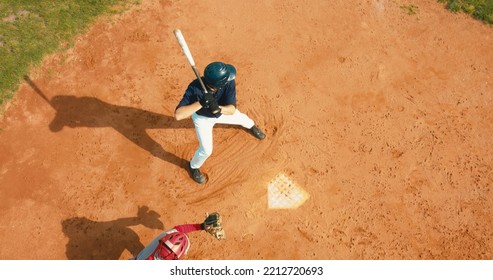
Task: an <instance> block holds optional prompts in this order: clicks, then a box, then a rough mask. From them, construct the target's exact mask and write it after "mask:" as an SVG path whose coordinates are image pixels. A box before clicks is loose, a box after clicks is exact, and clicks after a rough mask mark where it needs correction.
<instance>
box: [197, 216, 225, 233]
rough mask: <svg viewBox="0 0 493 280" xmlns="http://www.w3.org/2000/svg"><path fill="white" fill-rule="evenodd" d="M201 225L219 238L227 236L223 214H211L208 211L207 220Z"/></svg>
mask: <svg viewBox="0 0 493 280" xmlns="http://www.w3.org/2000/svg"><path fill="white" fill-rule="evenodd" d="M200 225H201V227H202V229H203V230H205V231H207V232H208V233H210V234H211V235H212V236H214V237H215V238H217V239H224V238H225V237H226V236H225V233H224V229H223V223H222V218H221V214H219V213H217V212H214V213H211V214H208V213H206V214H205V220H204V222H203V223H202V224H200Z"/></svg>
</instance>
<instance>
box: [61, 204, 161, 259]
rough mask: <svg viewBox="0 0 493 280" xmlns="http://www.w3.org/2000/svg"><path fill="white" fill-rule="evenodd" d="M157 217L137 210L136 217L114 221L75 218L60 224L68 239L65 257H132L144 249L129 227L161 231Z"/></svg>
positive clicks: (144, 209)
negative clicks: (126, 255) (123, 254)
mask: <svg viewBox="0 0 493 280" xmlns="http://www.w3.org/2000/svg"><path fill="white" fill-rule="evenodd" d="M159 217H160V215H159V214H158V213H157V212H155V211H149V208H148V207H147V206H142V207H139V210H138V212H137V216H136V217H129V218H120V219H117V220H114V221H105V222H98V221H91V220H89V219H87V218H85V217H75V218H70V219H67V220H64V221H63V222H62V230H63V233H64V234H65V236H67V237H68V238H69V241H68V243H67V245H66V255H67V258H68V259H69V260H118V259H120V257H121V255H122V253H123V252H124V251H125V250H128V251H129V252H130V253H131V254H132V256H136V255H137V254H138V253H139V252H140V251H142V250H143V249H144V245H143V244H142V242H140V239H139V236H138V235H137V234H136V233H135V232H134V231H133V230H132V229H130V228H129V226H136V225H143V226H145V227H148V228H150V229H159V230H163V229H164V225H163V223H162V222H161V221H160V220H159Z"/></svg>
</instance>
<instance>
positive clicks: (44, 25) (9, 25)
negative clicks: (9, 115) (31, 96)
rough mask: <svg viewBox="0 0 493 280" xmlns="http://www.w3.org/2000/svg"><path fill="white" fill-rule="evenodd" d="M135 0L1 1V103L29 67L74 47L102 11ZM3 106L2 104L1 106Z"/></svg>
mask: <svg viewBox="0 0 493 280" xmlns="http://www.w3.org/2000/svg"><path fill="white" fill-rule="evenodd" d="M138 2H139V1H136V0H1V1H0V105H2V104H3V103H4V102H5V101H6V100H8V99H11V98H12V97H13V94H14V93H15V91H16V90H17V88H18V86H19V83H20V81H21V79H22V77H23V76H24V75H26V74H28V72H29V70H30V67H33V66H34V67H35V66H39V63H40V62H41V60H42V59H43V57H44V56H45V55H47V54H49V53H53V52H56V51H58V50H61V49H62V48H61V47H60V46H61V44H62V43H65V45H66V46H71V44H72V43H73V42H72V39H73V38H74V36H75V35H77V34H79V33H81V32H83V31H84V29H85V28H87V27H88V26H89V24H90V23H91V22H92V21H93V20H94V19H95V18H96V17H97V16H100V15H103V14H111V13H119V12H122V11H124V10H126V9H127V8H128V7H129V5H131V4H136V3H138ZM0 107H1V106H0Z"/></svg>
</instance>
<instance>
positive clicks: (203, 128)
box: [190, 109, 255, 169]
mask: <svg viewBox="0 0 493 280" xmlns="http://www.w3.org/2000/svg"><path fill="white" fill-rule="evenodd" d="M192 120H193V124H194V125H195V132H196V133H197V138H198V140H199V148H198V149H197V151H196V152H195V154H194V155H193V158H192V160H191V161H190V167H191V168H194V169H196V168H200V167H201V166H202V164H204V162H205V160H206V159H207V158H208V157H209V156H210V155H211V154H212V128H213V127H214V125H215V124H216V123H221V124H235V125H241V126H243V127H244V128H247V129H250V128H251V127H252V126H253V125H254V124H255V123H254V121H253V120H252V119H250V118H249V117H248V116H247V115H245V114H243V113H242V112H240V111H239V110H238V109H236V110H235V113H234V114H233V115H224V114H223V115H221V116H220V117H219V118H209V117H204V116H201V115H198V114H197V113H194V114H193V115H192Z"/></svg>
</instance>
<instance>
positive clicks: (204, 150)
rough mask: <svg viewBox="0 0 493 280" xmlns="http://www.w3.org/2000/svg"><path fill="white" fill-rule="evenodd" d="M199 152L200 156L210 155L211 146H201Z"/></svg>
mask: <svg viewBox="0 0 493 280" xmlns="http://www.w3.org/2000/svg"><path fill="white" fill-rule="evenodd" d="M200 154H201V155H202V156H206V157H208V156H210V155H212V146H201V147H200Z"/></svg>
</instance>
